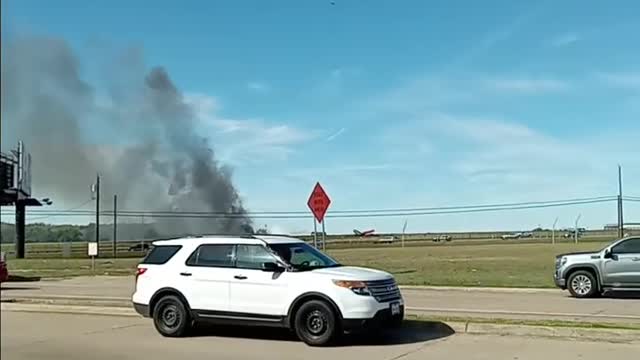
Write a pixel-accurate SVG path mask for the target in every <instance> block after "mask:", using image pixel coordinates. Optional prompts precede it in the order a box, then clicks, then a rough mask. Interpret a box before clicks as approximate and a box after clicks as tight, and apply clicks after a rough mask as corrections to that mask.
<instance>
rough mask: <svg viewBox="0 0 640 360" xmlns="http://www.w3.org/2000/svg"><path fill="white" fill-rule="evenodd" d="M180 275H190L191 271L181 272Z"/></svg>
mask: <svg viewBox="0 0 640 360" xmlns="http://www.w3.org/2000/svg"><path fill="white" fill-rule="evenodd" d="M180 276H191V273H188V272H181V273H180Z"/></svg>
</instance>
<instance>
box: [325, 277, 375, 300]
mask: <svg viewBox="0 0 640 360" xmlns="http://www.w3.org/2000/svg"><path fill="white" fill-rule="evenodd" d="M333 283H334V284H335V285H337V286H340V287H343V288H346V289H349V290H351V291H353V292H354V293H355V294H358V295H364V296H369V295H371V292H369V289H368V288H367V284H365V283H364V281H353V280H333Z"/></svg>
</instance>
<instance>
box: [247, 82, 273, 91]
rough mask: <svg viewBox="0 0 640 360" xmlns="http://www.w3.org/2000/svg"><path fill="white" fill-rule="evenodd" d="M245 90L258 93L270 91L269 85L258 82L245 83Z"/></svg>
mask: <svg viewBox="0 0 640 360" xmlns="http://www.w3.org/2000/svg"><path fill="white" fill-rule="evenodd" d="M247 88H248V89H249V90H251V91H255V92H260V93H265V92H268V91H269V90H270V89H271V87H270V86H269V85H267V84H266V83H263V82H259V81H250V82H249V83H247Z"/></svg>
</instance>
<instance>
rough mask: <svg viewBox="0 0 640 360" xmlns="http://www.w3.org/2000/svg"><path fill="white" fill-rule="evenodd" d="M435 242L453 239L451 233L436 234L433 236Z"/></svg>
mask: <svg viewBox="0 0 640 360" xmlns="http://www.w3.org/2000/svg"><path fill="white" fill-rule="evenodd" d="M433 241H434V242H441V241H451V235H445V234H442V235H439V236H434V238H433Z"/></svg>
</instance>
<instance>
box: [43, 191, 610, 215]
mask: <svg viewBox="0 0 640 360" xmlns="http://www.w3.org/2000/svg"><path fill="white" fill-rule="evenodd" d="M616 199H617V197H616V196H600V197H590V198H577V199H565V200H548V201H529V202H518V203H502V204H482V205H461V206H440V207H421V208H395V209H394V208H392V209H362V210H331V211H330V213H331V214H336V215H338V214H361V213H367V214H377V213H380V214H384V213H398V212H400V213H413V212H420V213H422V212H432V211H448V210H471V209H485V208H490V209H494V208H506V209H507V210H508V209H510V208H512V207H521V206H534V205H554V204H557V205H565V204H566V205H572V204H574V203H582V202H587V203H588V202H591V201H595V202H598V201H610V200H616ZM32 213H37V214H60V213H68V215H69V216H72V215H79V216H80V215H93V214H95V212H93V211H91V210H75V209H72V210H66V211H64V210H46V209H45V210H33V211H32ZM104 213H105V214H108V211H105V212H104ZM118 214H119V215H122V216H124V215H131V216H162V215H168V216H174V215H176V216H178V215H181V216H188V215H194V216H197V215H211V216H213V215H221V216H227V215H229V216H239V217H244V216H251V217H253V216H256V217H259V216H261V215H305V216H303V217H308V214H309V211H308V210H307V211H253V212H251V211H250V212H246V213H240V212H208V211H148V210H147V211H145V210H118Z"/></svg>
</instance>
